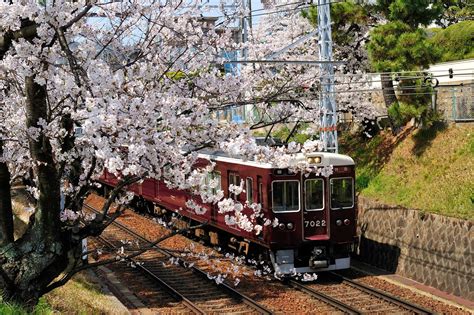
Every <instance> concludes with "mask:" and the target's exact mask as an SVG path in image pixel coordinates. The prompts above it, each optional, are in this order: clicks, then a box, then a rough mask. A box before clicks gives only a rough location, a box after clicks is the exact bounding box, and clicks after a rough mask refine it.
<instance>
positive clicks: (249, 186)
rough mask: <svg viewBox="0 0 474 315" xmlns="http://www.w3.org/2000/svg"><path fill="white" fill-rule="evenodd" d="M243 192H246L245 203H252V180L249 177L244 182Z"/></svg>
mask: <svg viewBox="0 0 474 315" xmlns="http://www.w3.org/2000/svg"><path fill="white" fill-rule="evenodd" d="M245 191H246V192H247V202H248V203H249V204H251V203H253V179H252V178H251V177H247V180H246V181H245Z"/></svg>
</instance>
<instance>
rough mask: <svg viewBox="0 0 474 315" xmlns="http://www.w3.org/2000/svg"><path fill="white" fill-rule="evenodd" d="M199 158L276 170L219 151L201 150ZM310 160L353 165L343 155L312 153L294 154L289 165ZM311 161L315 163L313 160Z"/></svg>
mask: <svg viewBox="0 0 474 315" xmlns="http://www.w3.org/2000/svg"><path fill="white" fill-rule="evenodd" d="M198 156H199V157H200V158H204V159H207V160H212V161H218V162H219V161H220V162H226V163H234V164H240V165H248V166H253V167H258V168H266V169H272V168H278V167H276V166H275V165H273V164H271V163H263V162H258V161H252V160H244V159H242V158H240V157H236V156H230V155H229V154H227V153H225V152H223V151H220V150H209V149H205V150H201V151H199V155H198ZM311 158H320V159H318V160H319V161H320V162H319V163H311V165H313V166H321V167H323V166H330V165H333V166H350V165H354V160H353V159H352V158H351V157H349V156H347V155H343V154H337V153H329V152H312V153H306V154H305V153H296V154H295V157H294V159H292V160H291V161H290V163H292V164H294V165H296V164H298V163H300V162H303V161H309V160H308V159H311ZM313 161H315V160H314V159H313Z"/></svg>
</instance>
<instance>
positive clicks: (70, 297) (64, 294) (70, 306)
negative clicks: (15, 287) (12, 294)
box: [45, 272, 126, 314]
mask: <svg viewBox="0 0 474 315" xmlns="http://www.w3.org/2000/svg"><path fill="white" fill-rule="evenodd" d="M45 299H46V301H47V302H48V303H49V304H50V305H51V307H52V308H53V309H54V310H55V311H58V312H60V313H67V314H124V313H125V311H126V310H125V309H123V308H121V307H120V306H118V305H117V304H115V302H114V301H113V300H111V298H110V297H109V296H108V295H106V294H104V293H103V292H102V290H101V287H100V284H99V283H97V281H96V279H95V277H93V276H92V275H91V274H90V273H89V272H82V273H79V274H77V275H76V276H74V277H73V279H72V280H71V281H69V282H68V283H66V284H65V285H64V286H62V287H60V288H57V289H55V290H53V291H52V292H50V293H48V294H47V295H46V296H45Z"/></svg>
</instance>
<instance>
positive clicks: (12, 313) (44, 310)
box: [0, 297, 53, 315]
mask: <svg viewBox="0 0 474 315" xmlns="http://www.w3.org/2000/svg"><path fill="white" fill-rule="evenodd" d="M0 314H2V315H27V314H33V315H49V314H53V309H52V308H51V307H50V305H49V304H48V303H47V302H46V300H45V299H44V298H41V299H40V300H39V302H38V305H36V307H35V309H34V310H33V312H28V311H27V310H25V309H24V308H22V307H21V306H18V305H15V304H12V303H7V302H4V301H3V300H2V298H1V297H0Z"/></svg>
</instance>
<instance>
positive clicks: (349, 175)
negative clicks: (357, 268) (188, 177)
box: [101, 152, 357, 274]
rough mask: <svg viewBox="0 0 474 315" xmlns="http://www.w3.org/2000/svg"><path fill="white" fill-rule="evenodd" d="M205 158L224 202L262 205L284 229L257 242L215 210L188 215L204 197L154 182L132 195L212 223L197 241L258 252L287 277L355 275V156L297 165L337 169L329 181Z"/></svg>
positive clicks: (312, 157) (270, 230)
mask: <svg viewBox="0 0 474 315" xmlns="http://www.w3.org/2000/svg"><path fill="white" fill-rule="evenodd" d="M200 157H201V158H202V160H201V161H200V163H199V164H202V165H205V163H208V161H209V160H212V161H214V162H215V163H216V167H215V170H214V172H213V173H212V174H210V177H213V178H215V179H217V180H218V181H219V182H220V185H221V187H222V189H223V190H224V195H225V197H229V196H230V197H233V198H235V199H236V200H239V201H240V202H242V203H245V201H249V202H258V203H261V204H262V208H263V212H264V214H265V218H269V219H271V220H272V221H273V220H274V219H275V218H277V219H278V222H279V224H278V225H277V226H275V227H274V226H272V225H268V226H265V227H264V228H263V231H262V233H260V234H259V235H256V234H255V232H253V233H252V232H246V231H244V230H242V229H240V228H237V227H235V226H229V225H227V224H226V223H225V220H224V214H220V213H218V209H217V206H216V205H210V204H204V205H203V206H204V207H205V208H206V209H207V211H206V212H205V213H204V214H202V215H198V214H196V213H195V212H194V211H193V210H189V209H188V210H186V209H187V208H186V206H185V203H186V201H187V200H189V199H193V200H194V201H195V202H199V200H198V199H199V197H196V196H193V195H192V194H190V193H188V192H186V191H180V190H173V189H170V188H168V187H167V186H166V184H165V183H164V182H162V181H157V180H154V179H146V180H145V181H144V182H143V183H142V184H140V185H138V184H137V185H134V186H132V187H130V190H131V191H133V192H134V193H135V195H136V196H137V197H139V198H142V200H144V201H146V202H147V203H148V205H149V206H152V209H162V208H165V209H167V210H168V211H173V212H177V211H179V213H180V214H182V215H184V216H185V217H188V218H190V219H192V220H194V221H196V222H208V226H207V227H206V228H205V229H197V230H195V233H196V236H199V237H203V238H205V239H208V240H209V241H210V242H211V243H212V244H214V245H219V246H228V247H231V248H233V249H235V250H237V251H239V252H241V253H244V254H250V253H253V254H255V253H258V255H259V257H260V258H261V259H265V260H269V261H271V263H272V265H273V267H274V269H275V270H276V271H277V272H279V273H281V274H291V273H294V272H314V271H326V270H336V269H345V268H349V266H350V256H349V255H350V252H351V251H352V250H353V247H354V244H355V241H356V209H357V207H356V202H355V190H354V185H355V177H354V176H355V170H354V161H353V160H352V159H351V158H350V157H348V156H345V155H340V154H334V153H325V152H318V153H311V154H307V155H304V154H302V153H300V154H298V155H297V156H296V158H295V161H294V162H298V161H301V160H303V159H304V160H306V161H308V162H309V163H310V164H311V165H312V166H314V167H323V166H329V165H332V166H333V173H332V175H330V176H329V177H322V176H315V175H314V174H311V175H309V176H306V175H304V174H300V173H296V174H295V173H291V172H289V171H288V169H275V168H272V165H270V164H265V163H257V162H252V161H243V160H240V159H237V158H230V157H227V156H224V155H222V154H217V153H211V154H201V155H200ZM241 180H243V181H244V182H245V186H244V188H245V193H242V194H240V195H238V196H233V195H232V194H230V193H229V190H228V187H229V185H230V184H234V185H239V184H240V182H241ZM101 182H102V183H104V184H105V185H107V186H114V185H115V184H116V183H117V179H116V178H115V177H114V176H113V175H110V174H107V173H106V174H105V175H104V176H103V177H102V178H101ZM201 204H202V203H201ZM180 208H181V210H180ZM244 211H250V210H249V209H247V210H244ZM257 220H260V219H257ZM256 223H259V224H261V223H262V222H259V221H257V222H256Z"/></svg>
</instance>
